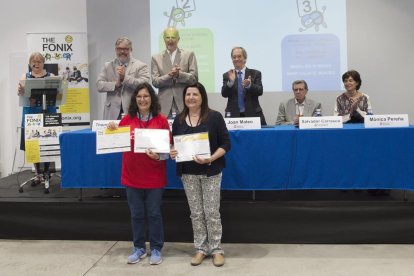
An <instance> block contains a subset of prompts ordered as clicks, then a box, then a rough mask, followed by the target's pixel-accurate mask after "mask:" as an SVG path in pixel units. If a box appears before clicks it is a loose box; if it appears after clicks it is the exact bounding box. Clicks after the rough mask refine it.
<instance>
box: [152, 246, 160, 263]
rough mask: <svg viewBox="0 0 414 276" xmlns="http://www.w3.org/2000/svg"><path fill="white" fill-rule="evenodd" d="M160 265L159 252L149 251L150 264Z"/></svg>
mask: <svg viewBox="0 0 414 276" xmlns="http://www.w3.org/2000/svg"><path fill="white" fill-rule="evenodd" d="M160 263H162V256H161V252H160V251H158V250H157V249H152V250H151V257H150V264H151V265H158V264H160Z"/></svg>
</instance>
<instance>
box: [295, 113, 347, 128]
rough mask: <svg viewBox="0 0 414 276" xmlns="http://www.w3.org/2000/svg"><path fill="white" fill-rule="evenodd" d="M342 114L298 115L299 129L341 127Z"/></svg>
mask: <svg viewBox="0 0 414 276" xmlns="http://www.w3.org/2000/svg"><path fill="white" fill-rule="evenodd" d="M342 127H343V123H342V116H321V117H300V118H299V128H300V129H319V128H342Z"/></svg>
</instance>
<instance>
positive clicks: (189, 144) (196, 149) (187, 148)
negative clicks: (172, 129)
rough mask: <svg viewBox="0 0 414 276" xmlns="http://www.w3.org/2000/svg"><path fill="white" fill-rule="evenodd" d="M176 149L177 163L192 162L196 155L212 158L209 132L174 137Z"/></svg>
mask: <svg viewBox="0 0 414 276" xmlns="http://www.w3.org/2000/svg"><path fill="white" fill-rule="evenodd" d="M174 147H175V149H176V150H177V153H178V154H177V157H176V158H175V161H176V162H184V161H191V160H193V157H194V156H195V155H197V156H199V157H202V158H210V156H211V153H210V142H209V140H208V132H200V133H195V134H185V135H177V136H174Z"/></svg>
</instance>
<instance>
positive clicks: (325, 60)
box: [150, 0, 348, 93]
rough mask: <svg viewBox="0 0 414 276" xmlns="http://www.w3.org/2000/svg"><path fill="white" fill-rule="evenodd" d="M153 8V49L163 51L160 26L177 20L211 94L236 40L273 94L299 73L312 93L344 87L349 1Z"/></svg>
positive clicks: (186, 3) (201, 1)
mask: <svg viewBox="0 0 414 276" xmlns="http://www.w3.org/2000/svg"><path fill="white" fill-rule="evenodd" d="M150 8H151V15H150V18H151V52H152V53H157V52H160V51H162V50H164V49H165V45H164V42H163V39H162V31H163V30H164V28H165V27H167V26H175V27H176V28H177V29H179V31H180V36H181V39H180V42H179V44H178V45H179V47H180V48H183V49H188V50H192V51H194V52H195V54H196V57H197V62H198V69H199V80H200V82H202V83H203V84H204V85H205V86H206V88H207V91H208V92H209V93H212V92H220V91H221V86H222V74H223V73H224V72H226V71H228V70H229V69H231V68H233V64H232V61H231V58H230V51H231V49H232V48H233V47H234V46H242V47H244V48H245V49H246V51H247V54H248V56H247V63H246V66H247V67H249V68H254V69H257V70H260V71H261V72H262V77H263V79H262V81H263V87H264V90H265V91H267V92H269V91H275V92H278V91H291V83H292V81H294V80H297V79H304V80H306V81H307V82H308V84H309V89H310V90H312V91H333V92H335V91H338V90H341V84H342V81H341V75H342V73H343V72H345V71H346V70H347V69H348V68H347V41H346V0H278V1H274V0H260V1H248V0H225V1H223V0H221V1H219V0H208V1H205V0H151V1H150Z"/></svg>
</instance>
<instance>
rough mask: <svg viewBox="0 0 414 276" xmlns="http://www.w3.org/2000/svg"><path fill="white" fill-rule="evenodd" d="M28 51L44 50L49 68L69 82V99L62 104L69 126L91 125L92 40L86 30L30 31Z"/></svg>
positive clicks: (63, 116)
mask: <svg viewBox="0 0 414 276" xmlns="http://www.w3.org/2000/svg"><path fill="white" fill-rule="evenodd" d="M27 49H28V55H30V54H31V53H33V52H40V53H41V54H42V55H43V56H44V57H45V60H46V62H45V68H46V70H47V71H48V72H50V73H53V74H55V75H59V76H61V77H62V78H63V80H64V81H66V82H67V85H68V90H67V94H66V99H65V100H66V101H65V102H64V104H62V105H61V106H59V112H60V113H62V123H63V125H64V126H69V129H72V130H73V129H79V128H85V127H88V126H89V125H90V110H89V71H88V40H87V35H86V33H28V34H27Z"/></svg>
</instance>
